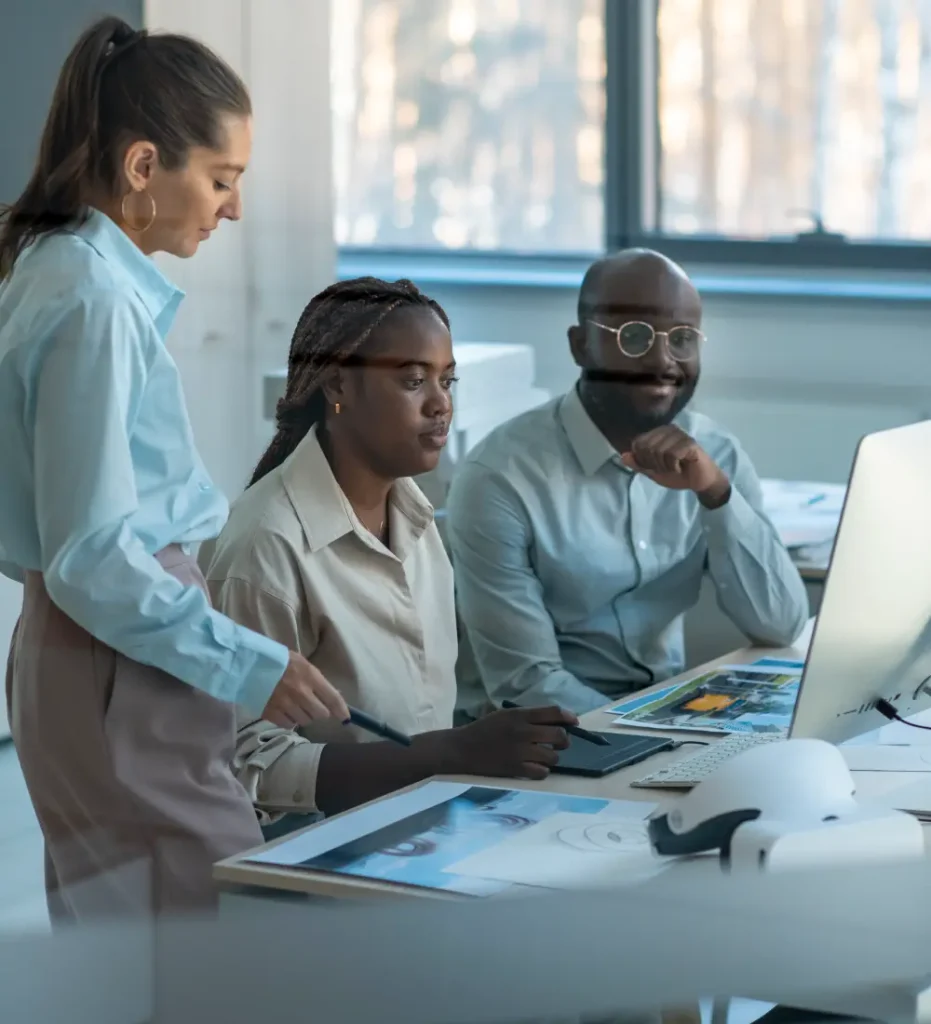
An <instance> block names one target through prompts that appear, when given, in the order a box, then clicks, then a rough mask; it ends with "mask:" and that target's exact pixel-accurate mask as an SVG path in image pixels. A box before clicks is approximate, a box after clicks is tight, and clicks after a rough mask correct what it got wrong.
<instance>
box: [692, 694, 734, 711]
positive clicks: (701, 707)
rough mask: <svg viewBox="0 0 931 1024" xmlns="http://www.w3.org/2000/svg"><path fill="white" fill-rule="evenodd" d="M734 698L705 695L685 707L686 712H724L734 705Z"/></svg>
mask: <svg viewBox="0 0 931 1024" xmlns="http://www.w3.org/2000/svg"><path fill="white" fill-rule="evenodd" d="M734 700H735V698H734V697H728V696H727V695H726V694H723V693H703V694H702V695H701V696H700V697H696V698H695V699H694V700H690V701H689V702H688V704H686V705H685V710H686V711H723V710H724V709H725V708H729V707H730V706H731V704H733V703H734Z"/></svg>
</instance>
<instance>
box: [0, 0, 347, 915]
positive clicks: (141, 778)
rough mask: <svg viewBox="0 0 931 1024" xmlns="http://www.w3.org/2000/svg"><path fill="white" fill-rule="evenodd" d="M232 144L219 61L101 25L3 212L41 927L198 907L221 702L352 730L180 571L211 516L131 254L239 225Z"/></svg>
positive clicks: (14, 661)
mask: <svg viewBox="0 0 931 1024" xmlns="http://www.w3.org/2000/svg"><path fill="white" fill-rule="evenodd" d="M250 145H251V108H250V102H249V96H248V93H247V92H246V89H245V87H244V85H243V84H242V82H241V81H240V79H239V78H238V77H237V76H236V74H235V73H234V72H233V71H232V70H231V69H230V68H229V67H228V66H227V65H226V64H224V63H223V62H222V61H221V60H220V59H219V58H218V57H217V56H216V55H215V54H213V53H212V52H210V51H209V50H208V49H206V48H205V47H204V46H202V45H201V44H199V43H197V42H195V41H193V40H191V39H188V38H185V37H183V36H176V35H161V36H148V35H147V34H146V33H144V32H135V31H133V29H132V28H130V27H129V26H128V25H126V24H125V23H124V22H122V21H120V20H119V19H116V18H105V19H103V20H101V21H99V22H98V23H97V24H95V25H94V26H93V27H91V28H90V29H89V30H88V31H87V32H85V33H84V35H83V36H82V37H81V39H80V40H79V41H78V42H77V44H76V45H75V47H74V49H73V50H72V52H71V54H70V55H69V57H68V58H67V60H66V62H65V64H64V67H63V68H62V71H61V75H60V78H59V81H58V85H57V88H56V91H55V94H54V97H53V100H52V107H51V110H50V112H49V115H48V120H47V122H46V125H45V130H44V134H43V136H42V141H41V147H40V152H39V159H38V163H37V165H36V169H35V171H34V173H33V176H32V178H31V180H30V181H29V183H28V185H27V186H26V189H25V191H24V193H23V195H22V196H21V197H20V198H19V200H18V201H17V202H16V203H14V204H13V206H12V207H10V208H8V209H7V210H6V211H5V212H4V214H3V218H2V221H0V429H2V434H3V438H4V445H3V448H2V449H0V480H2V481H3V484H2V487H0V568H2V570H3V571H4V572H5V573H6V574H7V575H9V576H11V577H12V578H13V579H17V580H19V581H21V582H23V584H24V598H23V610H22V615H21V618H20V621H19V624H18V626H17V629H16V631H15V633H14V640H13V644H12V647H11V651H10V658H9V664H8V670H7V701H8V706H9V717H10V724H11V728H12V732H13V739H14V742H15V744H16V749H17V752H18V754H19V758H20V761H21V763H22V767H23V772H24V775H25V778H26V784H27V786H28V788H29V792H30V796H31V798H32V801H33V804H34V806H35V810H36V814H37V816H38V819H39V822H40V824H41V827H42V831H43V834H44V837H45V842H46V887H47V891H48V895H49V908H50V911H51V913H52V916H53V919H61V918H69V919H82V918H86V917H93V916H99V915H101V914H125V913H135V912H140V911H141V912H149V911H152V910H155V911H163V910H174V911H179V910H187V909H196V908H201V907H205V906H210V905H211V904H212V902H213V900H214V892H213V887H212V882H211V867H212V864H213V862H214V861H216V860H217V859H220V858H222V857H225V856H229V855H231V854H233V853H235V852H238V851H240V850H242V849H245V848H248V847H249V846H250V845H254V844H257V843H259V842H260V841H261V833H260V830H259V827H258V825H257V823H256V818H255V813H254V811H253V809H252V807H251V804H250V801H249V799H248V797H247V795H246V793H245V792H244V791H243V789H242V787H241V786H240V785H239V783H238V782H236V780H235V779H234V778H233V776H232V775H231V773H230V771H229V768H228V764H229V760H230V757H231V755H232V751H233V730H234V710H233V704H234V703H239V704H242V705H244V706H246V707H251V708H252V709H254V711H256V712H257V713H261V714H263V716H264V717H266V718H270V719H271V720H272V721H277V722H278V723H279V724H280V725H282V726H292V725H303V724H306V723H307V722H309V721H310V720H311V719H319V718H326V717H329V716H330V715H335V716H338V717H339V720H340V721H344V720H345V719H346V718H347V717H348V712H347V709H346V706H345V703H344V702H343V700H342V698H341V697H340V696H339V695H338V694H337V692H336V691H335V690H334V689H333V688H332V687H331V686H330V684H329V683H328V682H327V681H326V680H325V679H324V678H323V676H322V675H321V674H320V672H319V671H318V670H316V669H315V668H313V667H312V666H311V665H310V664H309V663H308V662H307V661H305V660H304V659H303V658H302V657H300V656H299V655H296V654H293V653H289V651H288V649H287V648H286V647H285V646H283V645H281V644H278V643H274V642H271V641H270V640H269V639H267V638H266V637H263V636H261V635H259V634H258V633H254V632H251V631H250V630H247V629H244V628H243V627H241V626H238V625H236V624H234V623H233V622H232V621H231V620H230V619H228V618H226V617H224V616H222V615H220V614H219V613H217V612H215V611H213V610H212V609H211V608H210V604H209V599H208V598H207V596H206V588H205V585H204V581H203V578H202V576H201V575H200V573H199V571H198V569H197V565H196V562H195V560H194V556H193V547H194V546H195V545H196V544H197V543H198V542H200V541H203V540H205V539H207V538H210V537H213V536H215V535H216V533H217V532H218V531H219V529H220V528H221V527H222V525H223V523H224V521H225V518H226V514H227V507H226V503H225V501H224V499H223V498H222V497H221V495H220V494H219V493H218V492H217V491H216V490H215V488H214V487H213V485H212V483H211V481H210V480H209V478H208V476H207V473H206V471H205V469H204V466H203V464H202V462H201V461H200V459H199V457H198V455H197V453H196V451H195V449H194V446H193V439H192V436H191V428H190V424H189V421H188V417H187V413H186V409H185V405H184V400H183V396H182V390H181V383H180V379H179V375H178V371H177V368H176V367H175V365H174V363H173V361H172V359H171V357H170V355H169V354H168V352H167V350H166V348H165V343H164V339H165V335H166V334H167V332H168V330H169V328H170V326H171V323H172V320H173V318H174V315H175V313H176V311H177V309H178V305H179V303H180V301H181V298H182V293H181V292H180V291H178V289H176V288H175V287H173V286H172V285H171V284H170V283H169V281H168V280H166V278H165V277H163V276H162V274H161V273H160V272H159V270H158V269H157V268H156V267H155V265H154V264H153V262H152V261H151V259H150V258H149V257H150V256H151V254H152V253H155V252H168V253H172V254H173V255H175V256H181V257H187V256H192V255H193V254H194V253H195V252H196V251H197V249H198V247H199V246H200V243H201V242H203V241H205V240H206V239H208V238H209V237H210V234H211V232H213V231H214V229H216V227H217V226H218V225H219V223H220V221H222V220H238V219H239V217H240V213H241V200H240V195H239V184H240V178H241V176H242V174H243V172H244V171H245V168H246V164H247V163H248V160H249V155H250Z"/></svg>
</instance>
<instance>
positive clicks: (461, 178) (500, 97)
mask: <svg viewBox="0 0 931 1024" xmlns="http://www.w3.org/2000/svg"><path fill="white" fill-rule="evenodd" d="M604 54H605V41H604V17H603V0H335V2H334V6H333V71H332V83H333V109H334V160H335V181H336V209H337V214H336V225H337V227H336V235H337V242H338V243H339V244H340V245H342V246H368V247H376V248H385V247H390V248H403V249H421V250H422V249H447V250H469V249H472V250H485V251H517V252H520V251H524V252H540V251H546V252H563V253H567V252H568V253H571V252H588V253H591V252H596V251H599V250H601V249H602V247H603V245H604V208H603V206H604V204H603V201H602V195H603V189H604V181H603V178H604V171H603V168H604V123H605V86H604V79H605V56H604Z"/></svg>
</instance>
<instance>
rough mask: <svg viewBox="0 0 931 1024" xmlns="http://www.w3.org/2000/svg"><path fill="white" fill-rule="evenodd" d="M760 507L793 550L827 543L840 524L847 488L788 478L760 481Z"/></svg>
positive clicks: (839, 485)
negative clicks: (761, 495)
mask: <svg viewBox="0 0 931 1024" xmlns="http://www.w3.org/2000/svg"><path fill="white" fill-rule="evenodd" d="M761 483H762V485H763V507H764V509H765V511H766V514H767V515H768V516H769V518H770V519H771V520H772V523H773V526H775V527H776V529H777V530H778V532H779V536H780V537H781V538H782V542H783V544H785V546H786V547H787V548H789V549H790V550H792V551H803V550H806V551H807V550H810V549H813V548H817V547H819V546H826V545H830V544H832V543H833V541H834V536H835V534H836V533H837V527H838V524H839V523H840V515H841V510H842V509H843V505H844V497H845V496H846V493H847V488H846V487H845V486H844V485H843V484H819V483H808V482H804V481H791V480H763V481H761Z"/></svg>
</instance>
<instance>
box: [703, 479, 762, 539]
mask: <svg viewBox="0 0 931 1024" xmlns="http://www.w3.org/2000/svg"><path fill="white" fill-rule="evenodd" d="M699 508H700V509H701V515H700V521H701V526H702V530H703V531H704V534H705V536H706V537H707V539H708V544H709V545H710V544H714V543H720V542H722V541H727V540H728V539H730V538H731V537H733V536H734V535H735V534H741V533H743V532H744V531H745V530H747V529H750V528H752V527H753V526H754V525H756V524H757V523H758V522H759V517H758V516H757V514H756V512H755V511H754V509H753V506H752V505H751V504H750V502H748V501H747V499H746V498H745V497H744V496H743V495H742V494H741V493H740V491H738V490H737V488H736V487H734V486H733V485H731V496H730V497H729V498H728V499H727V501H726V502H725V504H723V505H721V507H720V508H705V506H704V505H702V504H701V503H700V502H699Z"/></svg>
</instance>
